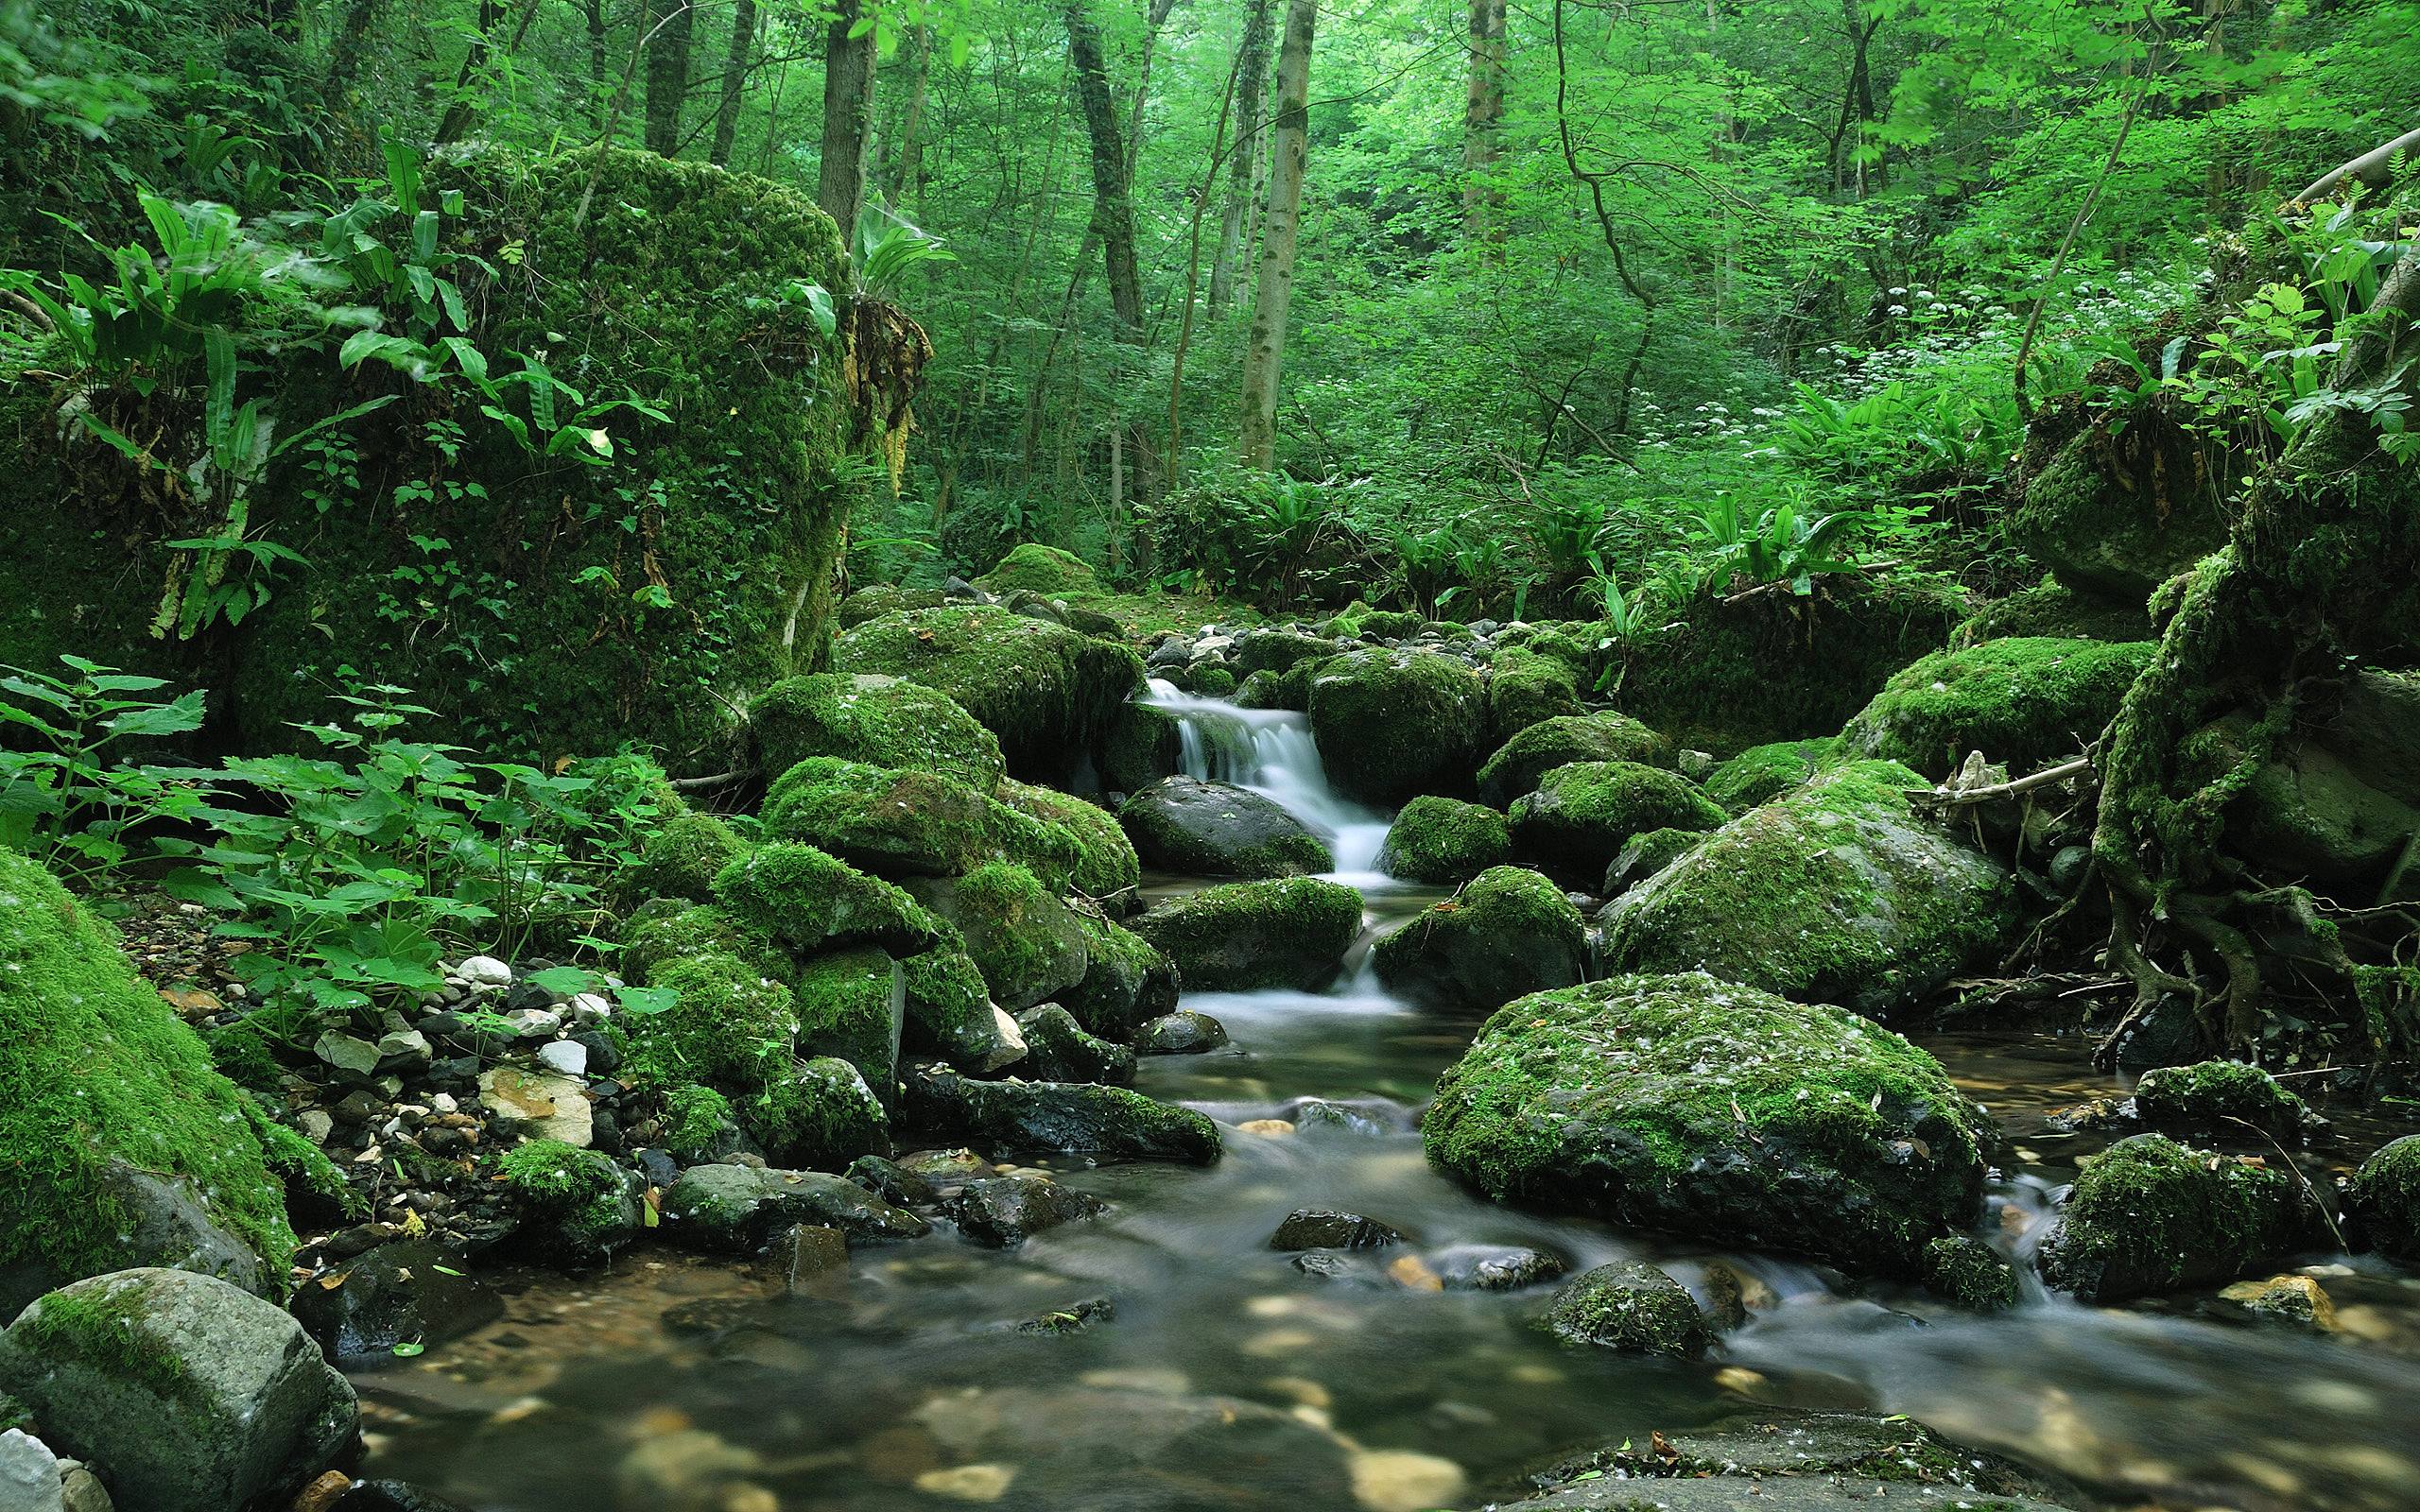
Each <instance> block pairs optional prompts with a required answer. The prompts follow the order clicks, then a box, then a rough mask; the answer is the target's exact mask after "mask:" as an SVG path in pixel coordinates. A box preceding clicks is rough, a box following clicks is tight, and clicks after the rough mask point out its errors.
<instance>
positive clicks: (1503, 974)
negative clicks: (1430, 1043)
mask: <svg viewBox="0 0 2420 1512" xmlns="http://www.w3.org/2000/svg"><path fill="white" fill-rule="evenodd" d="M1371 962H1372V964H1373V965H1374V967H1375V968H1376V970H1377V973H1378V980H1380V981H1381V982H1384V983H1385V984H1386V985H1387V987H1388V988H1389V989H1390V990H1392V991H1395V992H1399V993H1401V994H1403V995H1404V996H1406V997H1408V998H1409V999H1411V1000H1412V1001H1413V1002H1415V1003H1419V1004H1423V1005H1428V1006H1432V1007H1440V1008H1448V1009H1453V1010H1457V1011H1461V1012H1486V1011H1492V1010H1494V1009H1495V1008H1499V1007H1501V1006H1503V1005H1505V1004H1507V1003H1510V1002H1511V1001H1513V999H1514V998H1517V997H1522V996H1525V995H1526V994H1528V993H1531V992H1540V991H1544V990H1546V989H1547V988H1558V987H1569V986H1571V985H1572V984H1574V983H1576V982H1578V981H1580V980H1581V978H1582V976H1584V975H1586V974H1587V973H1586V969H1587V964H1588V926H1587V921H1586V920H1584V919H1582V918H1581V917H1580V910H1579V909H1577V908H1575V907H1573V906H1572V905H1571V901H1570V900H1569V899H1567V898H1565V897H1564V895H1563V890H1562V889H1561V888H1559V887H1557V886H1556V885H1554V884H1553V883H1551V882H1548V881H1547V879H1546V878H1544V877H1542V876H1540V875H1538V873H1536V872H1534V871H1530V870H1528V869H1527V868H1521V867H1495V868H1491V869H1489V870H1487V871H1483V872H1481V873H1479V875H1478V877H1477V878H1476V879H1474V880H1473V881H1472V882H1471V884H1470V885H1468V886H1466V887H1464V888H1462V889H1461V891H1460V892H1458V893H1456V894H1455V895H1454V896H1453V897H1451V898H1448V899H1446V900H1445V901H1443V902H1437V903H1432V904H1430V905H1429V906H1428V907H1426V908H1425V909H1422V910H1421V911H1420V912H1419V913H1418V914H1415V915H1413V916H1412V917H1411V919H1409V920H1407V921H1406V922H1404V923H1403V924H1401V925H1398V926H1397V927H1396V928H1395V929H1394V930H1393V931H1392V932H1391V933H1389V934H1387V935H1384V936H1380V937H1379V939H1378V942H1377V944H1376V945H1375V946H1374V947H1373V948H1372V954H1371Z"/></svg>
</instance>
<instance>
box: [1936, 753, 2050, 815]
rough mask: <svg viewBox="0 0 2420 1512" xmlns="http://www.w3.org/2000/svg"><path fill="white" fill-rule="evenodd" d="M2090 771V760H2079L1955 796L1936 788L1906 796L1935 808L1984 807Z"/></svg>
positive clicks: (1968, 789)
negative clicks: (1992, 802)
mask: <svg viewBox="0 0 2420 1512" xmlns="http://www.w3.org/2000/svg"><path fill="white" fill-rule="evenodd" d="M2091 770H2092V758H2091V757H2089V756H2079V757H2077V758H2076V759H2075V760H2073V761H2066V762H2061V763H2060V764H2059V765H2056V766H2048V767H2045V768H2043V769H2042V770H2041V771H2038V772H2035V773H2034V774H2033V775H2032V776H2031V777H2018V778H2014V779H2011V780H2010V781H2008V782H1994V783H1993V784H1991V785H1990V786H1989V787H1970V788H1967V789H1965V790H1964V791H1962V792H1956V793H1948V792H1944V791H1942V790H1941V789H1940V788H1937V787H1919V788H1915V789H1912V790H1911V791H1910V792H1909V794H1908V801H1909V802H1910V803H1929V804H1932V805H1934V806H1935V807H1937V808H1953V807H1962V806H1964V805H1966V804H1969V803H1988V802H1990V801H1991V800H1992V799H1998V798H2014V797H2015V796H2016V795H2017V794H2019V793H2031V792H2032V791H2033V790H2034V789H2035V788H2037V787H2048V786H2049V785H2051V784H2052V783H2054V782H2066V780H2067V779H2068V778H2070V777H2081V776H2083V774H2084V773H2086V772H2089V771H2091Z"/></svg>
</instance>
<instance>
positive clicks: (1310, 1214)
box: [1269, 1208, 1403, 1250]
mask: <svg viewBox="0 0 2420 1512" xmlns="http://www.w3.org/2000/svg"><path fill="white" fill-rule="evenodd" d="M1402 1243H1403V1235H1402V1234H1401V1233H1399V1232H1397V1231H1396V1230H1395V1229H1393V1228H1392V1227H1390V1226H1389V1225H1386V1224H1383V1223H1380V1222H1379V1221H1378V1220H1377V1219H1375V1218H1365V1217H1363V1216H1362V1215H1361V1214H1360V1213H1357V1212H1338V1211H1334V1210H1333V1209H1328V1208H1297V1209H1295V1210H1294V1211H1292V1212H1289V1213H1288V1214H1287V1215H1286V1221H1285V1222H1283V1223H1281V1224H1279V1225H1278V1226H1277V1230H1276V1232H1274V1233H1272V1234H1271V1235H1270V1236H1269V1247H1270V1248H1271V1249H1282V1250H1298V1249H1384V1248H1386V1247H1387V1246H1391V1245H1399V1244H1402Z"/></svg>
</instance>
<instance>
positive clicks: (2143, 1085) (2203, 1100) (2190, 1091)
mask: <svg viewBox="0 0 2420 1512" xmlns="http://www.w3.org/2000/svg"><path fill="white" fill-rule="evenodd" d="M2135 1114H2136V1115H2137V1116H2138V1117H2140V1118H2141V1119H2142V1121H2143V1122H2144V1123H2146V1124H2149V1125H2152V1127H2153V1128H2159V1129H2166V1130H2169V1132H2171V1133H2179V1134H2199V1135H2203V1136H2204V1137H2209V1138H2241V1137H2242V1136H2243V1135H2245V1134H2246V1133H2249V1132H2250V1131H2251V1130H2252V1129H2257V1130H2259V1131H2261V1132H2263V1133H2266V1134H2269V1135H2272V1136H2274V1137H2275V1138H2278V1139H2282V1140H2286V1141H2289V1142H2291V1143H2299V1142H2300V1141H2301V1139H2302V1138H2303V1135H2304V1132H2305V1130H2306V1129H2308V1127H2310V1126H2311V1125H2315V1124H2316V1123H2318V1121H2319V1120H2318V1118H2317V1115H2315V1114H2313V1113H2312V1112H2311V1110H2310V1106H2309V1105H2308V1104H2307V1103H2305V1102H2304V1101H2303V1100H2302V1099H2301V1098H2300V1097H2297V1096H2295V1095H2294V1094H2293V1093H2292V1092H2290V1091H2287V1090H2286V1089H2285V1088H2284V1087H2283V1086H2282V1085H2280V1084H2279V1082H2278V1080H2277V1078H2276V1077H2274V1076H2272V1075H2270V1074H2268V1073H2267V1072H2265V1071H2263V1070H2261V1069H2260V1068H2259V1067H2257V1066H2251V1065H2246V1064H2244V1063H2243V1062H2241V1061H2236V1060H2205V1061H2203V1062H2202V1063H2201V1064H2199V1065H2195V1066H2161V1067H2157V1068H2155V1069H2153V1070H2151V1071H2147V1072H2145V1073H2143V1079H2142V1080H2141V1081H2139V1082H2137V1083H2135ZM2246 1125H2249V1128H2247V1127H2246Z"/></svg>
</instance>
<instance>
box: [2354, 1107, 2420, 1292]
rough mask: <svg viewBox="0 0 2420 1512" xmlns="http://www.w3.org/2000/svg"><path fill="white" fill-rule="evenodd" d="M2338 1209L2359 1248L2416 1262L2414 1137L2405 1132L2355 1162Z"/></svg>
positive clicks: (2419, 1199)
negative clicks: (2348, 1221) (2341, 1208)
mask: <svg viewBox="0 0 2420 1512" xmlns="http://www.w3.org/2000/svg"><path fill="white" fill-rule="evenodd" d="M2344 1211H2345V1212H2346V1214H2347V1215H2348V1216H2349V1217H2351V1218H2352V1220H2353V1223H2354V1227H2355V1232H2356V1233H2357V1234H2358V1235H2359V1242H2360V1244H2361V1246H2362V1247H2363V1248H2366V1249H2374V1250H2377V1252H2378V1253H2379V1254H2381V1255H2389V1256H2392V1257H2394V1259H2396V1260H2400V1261H2404V1262H2407V1263H2411V1262H2420V1134H2406V1135H2405V1136H2404V1137H2403V1138H2401V1139H2399V1140H2396V1141H2395V1142H2394V1143H2391V1144H2388V1145H2386V1146H2385V1147H2384V1148H2382V1149H2379V1150H2378V1151H2377V1152H2376V1153H2375V1154H2373V1155H2372V1156H2371V1157H2370V1158H2369V1159H2368V1160H2363V1161H2362V1162H2361V1168H2360V1169H2359V1171H2356V1172H2355V1173H2354V1174H2353V1184H2352V1187H2351V1189H2350V1190H2349V1191H2348V1192H2347V1193H2346V1194H2345V1199H2344Z"/></svg>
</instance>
